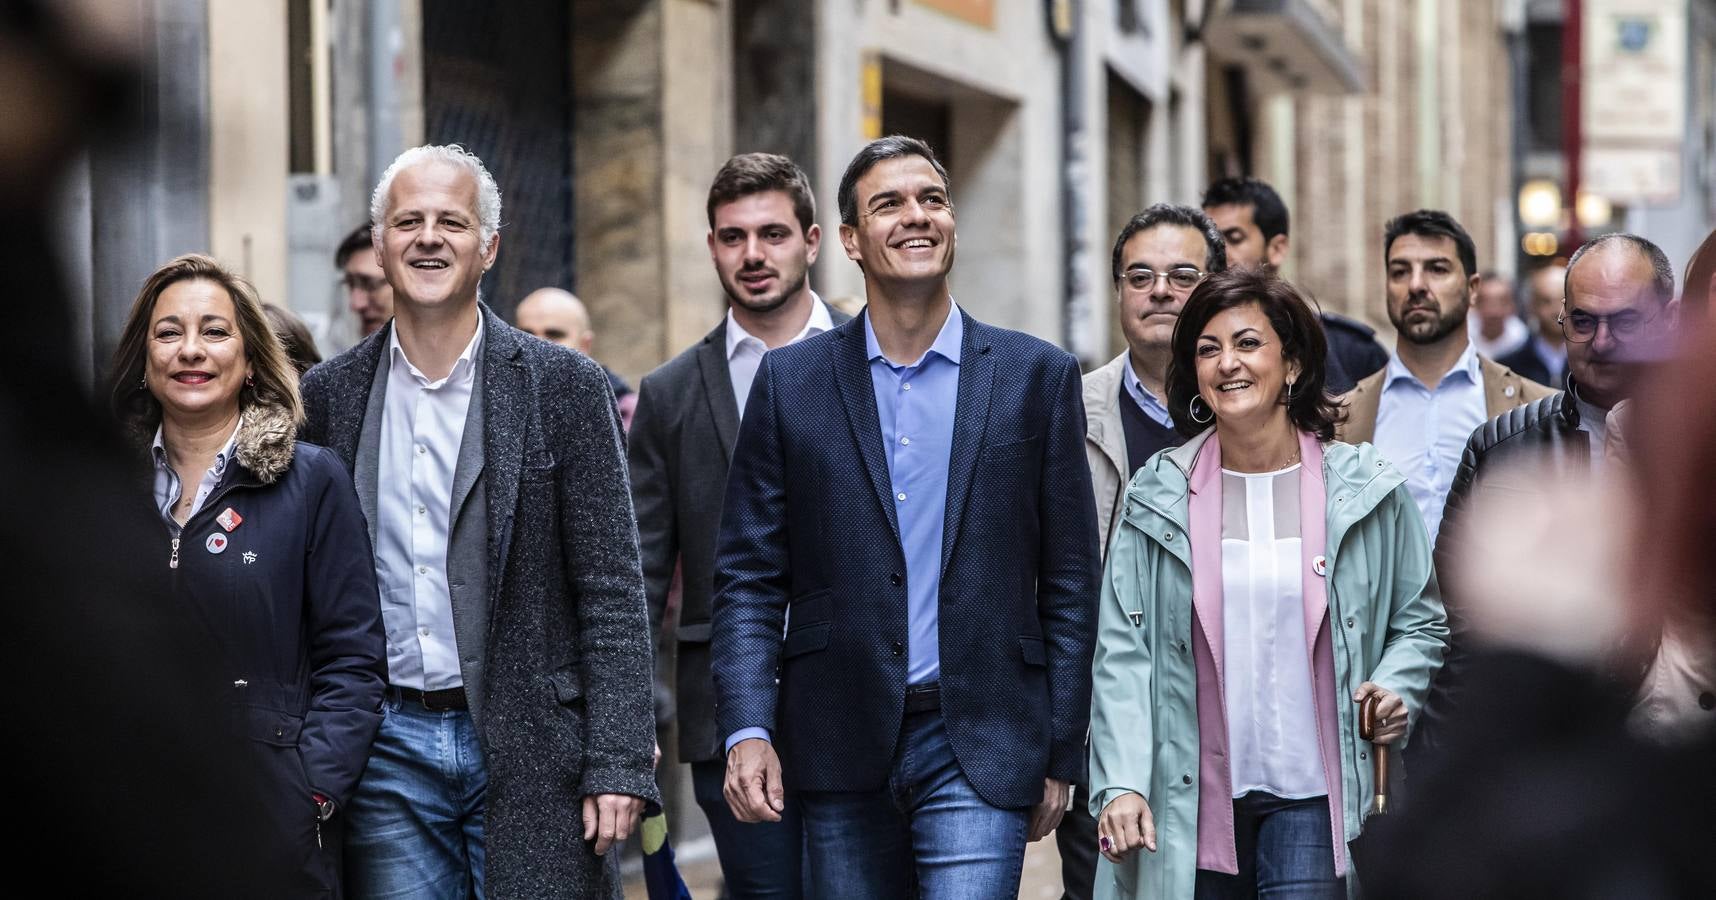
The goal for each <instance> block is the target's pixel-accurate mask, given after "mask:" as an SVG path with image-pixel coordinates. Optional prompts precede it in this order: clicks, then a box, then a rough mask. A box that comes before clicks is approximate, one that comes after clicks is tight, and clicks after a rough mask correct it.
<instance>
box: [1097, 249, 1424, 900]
mask: <svg viewBox="0 0 1716 900" xmlns="http://www.w3.org/2000/svg"><path fill="white" fill-rule="evenodd" d="M1325 353H1326V343H1325V339H1324V337H1323V333H1322V329H1321V327H1320V326H1319V325H1318V324H1317V320H1316V317H1315V315H1314V314H1313V313H1312V312H1311V310H1310V307H1309V305H1308V304H1307V303H1306V302H1305V301H1304V299H1303V298H1302V297H1300V296H1299V294H1298V293H1297V291H1295V290H1294V289H1293V288H1292V286H1291V285H1289V284H1287V283H1286V282H1284V281H1281V280H1280V279H1278V278H1276V277H1274V276H1273V275H1269V274H1265V273H1260V272H1251V271H1239V272H1228V273H1223V274H1219V275H1212V276H1210V277H1209V278H1208V279H1206V280H1205V281H1204V282H1203V283H1202V284H1200V285H1199V286H1198V287H1197V289H1196V290H1195V291H1193V293H1192V295H1191V297H1190V298H1189V299H1188V300H1187V302H1186V306H1185V309H1184V311H1183V312H1182V313H1181V315H1180V322H1179V325H1178V326H1177V327H1176V330H1175V332H1174V338H1173V362H1172V365H1171V367H1170V370H1169V375H1168V399H1169V408H1170V409H1172V410H1173V412H1174V417H1175V423H1176V425H1178V426H1179V427H1180V429H1181V430H1182V432H1184V433H1186V434H1188V435H1195V436H1194V437H1192V438H1191V440H1190V441H1188V442H1187V443H1186V444H1185V445H1183V446H1181V447H1178V448H1176V449H1173V450H1168V451H1164V452H1162V453H1159V454H1157V455H1156V456H1155V457H1153V458H1152V459H1151V460H1150V461H1149V462H1148V463H1146V464H1145V466H1144V468H1142V469H1140V470H1139V471H1138V473H1137V475H1136V476H1135V477H1134V478H1133V480H1132V483H1131V485H1130V487H1129V488H1128V490H1127V495H1126V503H1125V509H1124V512H1123V517H1122V523H1121V525H1120V527H1119V528H1118V529H1117V531H1116V533H1115V535H1114V537H1113V541H1112V543H1111V544H1110V546H1109V550H1108V559H1107V571H1106V572H1105V575H1104V579H1103V588H1102V597H1101V606H1100V613H1099V620H1098V622H1099V624H1098V641H1097V649H1096V658H1095V664H1094V676H1095V677H1094V685H1093V688H1094V690H1093V708H1092V713H1091V738H1090V747H1091V763H1090V778H1091V812H1092V814H1093V815H1096V816H1097V817H1098V828H1097V833H1098V841H1099V844H1100V847H1101V849H1102V853H1103V856H1104V860H1103V861H1102V862H1101V863H1100V864H1099V867H1098V871H1097V879H1096V887H1097V896H1099V897H1102V896H1107V897H1140V898H1141V897H1150V898H1189V897H1194V896H1195V897H1197V898H1200V900H1202V898H1224V897H1249V896H1255V895H1257V894H1258V893H1259V891H1260V890H1261V891H1265V892H1269V893H1270V895H1271V896H1284V897H1338V896H1343V895H1347V894H1348V893H1349V892H1351V891H1354V890H1356V881H1357V879H1356V878H1353V877H1351V872H1350V864H1349V855H1348V852H1347V844H1348V843H1349V842H1351V841H1352V840H1353V839H1354V838H1356V837H1358V834H1359V832H1360V829H1361V828H1362V827H1363V824H1364V817H1365V815H1366V814H1367V813H1368V811H1369V808H1370V802H1369V801H1370V798H1371V796H1372V792H1373V787H1374V785H1373V784H1372V780H1373V776H1372V761H1371V760H1370V758H1369V757H1370V753H1371V745H1370V743H1369V742H1366V741H1361V740H1360V739H1359V737H1358V711H1359V701H1361V700H1362V699H1364V698H1365V697H1367V696H1369V695H1372V694H1374V695H1376V698H1377V708H1376V715H1377V717H1378V723H1377V726H1376V734H1375V737H1376V739H1377V741H1378V742H1379V743H1388V744H1392V745H1393V746H1394V747H1400V746H1402V745H1403V744H1404V743H1405V740H1406V737H1407V735H1408V734H1409V733H1410V729H1411V726H1412V725H1413V723H1414V722H1415V720H1416V717H1417V715H1418V713H1419V711H1420V710H1421V709H1422V706H1423V700H1424V696H1425V694H1426V692H1427V690H1428V688H1429V685H1430V680H1431V677H1432V676H1433V675H1434V674H1435V672H1436V669H1437V668H1438V667H1439V666H1440V665H1441V660H1442V654H1443V650H1444V649H1445V646H1446V643H1445V641H1446V637H1447V633H1448V629H1447V624H1446V621H1445V618H1444V616H1443V611H1442V605H1441V603H1440V602H1439V601H1438V600H1437V598H1436V594H1435V587H1434V580H1433V578H1432V575H1431V561H1430V545H1429V539H1428V537H1427V536H1426V532H1425V529H1424V524H1423V521H1422V520H1421V519H1420V517H1419V513H1418V509H1417V506H1416V505H1415V504H1414V503H1413V501H1412V498H1411V495H1410V494H1409V493H1408V492H1407V489H1406V487H1405V480H1404V478H1403V477H1402V476H1401V475H1400V473H1399V472H1397V471H1396V470H1395V469H1394V468H1393V467H1392V466H1390V465H1389V464H1388V463H1386V462H1385V461H1383V460H1382V459H1381V458H1380V457H1379V456H1378V455H1377V453H1376V450H1375V448H1373V447H1371V446H1370V445H1368V444H1360V445H1358V446H1353V445H1350V444H1342V443H1334V442H1332V440H1331V438H1332V436H1333V433H1334V421H1335V419H1336V417H1337V416H1338V415H1339V413H1338V410H1337V408H1336V406H1335V405H1334V404H1333V403H1332V402H1331V401H1330V400H1329V398H1328V397H1327V396H1326V395H1325V394H1324V392H1323V360H1324V358H1325Z"/></svg>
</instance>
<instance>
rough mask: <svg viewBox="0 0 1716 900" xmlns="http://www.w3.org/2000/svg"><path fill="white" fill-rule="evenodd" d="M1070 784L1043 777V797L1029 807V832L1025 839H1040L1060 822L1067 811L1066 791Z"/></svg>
mask: <svg viewBox="0 0 1716 900" xmlns="http://www.w3.org/2000/svg"><path fill="white" fill-rule="evenodd" d="M1069 789H1070V785H1068V784H1067V783H1066V782H1064V781H1061V780H1059V779H1056V778H1045V779H1043V799H1042V801H1041V802H1039V803H1038V804H1037V805H1036V806H1035V807H1033V808H1032V809H1031V833H1030V834H1029V835H1027V836H1026V838H1025V839H1026V840H1027V841H1040V840H1042V839H1043V838H1046V837H1048V836H1049V832H1051V831H1054V830H1055V827H1056V826H1058V825H1060V824H1061V816H1063V815H1065V814H1066V811H1067V791H1068V790H1069Z"/></svg>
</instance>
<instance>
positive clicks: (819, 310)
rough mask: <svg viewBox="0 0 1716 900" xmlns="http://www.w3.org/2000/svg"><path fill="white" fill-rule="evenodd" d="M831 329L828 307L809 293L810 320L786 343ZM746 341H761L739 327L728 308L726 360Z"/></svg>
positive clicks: (832, 322)
mask: <svg viewBox="0 0 1716 900" xmlns="http://www.w3.org/2000/svg"><path fill="white" fill-rule="evenodd" d="M833 328H834V317H833V316H830V315H829V314H828V307H827V306H826V305H825V304H824V303H823V302H822V297H820V296H818V295H817V293H816V292H815V291H811V292H810V319H809V320H808V321H806V322H805V323H804V327H803V328H801V329H799V332H798V334H795V335H793V337H792V340H790V341H787V343H789V344H796V343H798V342H799V341H802V340H804V339H805V338H807V337H810V336H811V335H813V334H821V333H823V332H824V331H830V330H832V329H833ZM746 341H756V342H757V343H759V344H761V343H762V342H763V339H762V338H759V337H757V336H756V335H754V334H752V333H750V332H749V331H746V330H745V326H743V325H740V324H739V320H738V319H736V318H734V317H733V310H732V308H730V307H729V308H728V310H727V359H728V360H729V361H730V360H732V358H733V354H734V353H737V352H738V350H739V346H740V345H741V344H743V343H745V342H746ZM764 349H765V350H766V349H767V347H766V346H765V348H764Z"/></svg>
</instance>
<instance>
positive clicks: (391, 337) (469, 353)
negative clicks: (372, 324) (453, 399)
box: [387, 313, 483, 388]
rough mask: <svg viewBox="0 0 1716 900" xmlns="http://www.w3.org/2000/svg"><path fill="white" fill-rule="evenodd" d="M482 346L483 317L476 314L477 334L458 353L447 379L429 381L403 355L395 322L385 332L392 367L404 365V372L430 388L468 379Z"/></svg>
mask: <svg viewBox="0 0 1716 900" xmlns="http://www.w3.org/2000/svg"><path fill="white" fill-rule="evenodd" d="M482 345H483V317H482V314H481V313H478V314H477V333H476V334H473V335H471V342H470V343H468V344H466V345H465V349H464V352H462V353H460V354H459V358H458V359H456V360H454V361H453V371H451V372H448V373H447V377H446V378H443V379H441V380H440V381H430V380H429V376H427V375H424V374H423V373H422V372H421V371H419V370H418V368H417V366H415V365H413V364H412V362H411V358H410V357H408V356H406V355H405V348H404V347H401V346H400V345H399V323H398V322H395V323H394V324H393V327H391V328H389V329H388V332H387V352H388V354H389V356H390V357H391V358H392V359H393V362H394V365H398V364H400V363H404V364H405V368H406V371H408V372H410V373H411V375H412V376H413V377H415V378H417V379H419V380H421V381H422V382H423V383H424V384H426V385H428V386H429V387H432V388H433V387H440V386H441V385H443V384H445V383H447V382H449V381H454V380H463V379H466V378H469V377H470V376H471V373H472V372H473V371H474V370H475V369H476V365H477V351H478V350H480V349H481V348H482Z"/></svg>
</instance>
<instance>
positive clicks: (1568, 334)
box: [1555, 309, 1656, 344]
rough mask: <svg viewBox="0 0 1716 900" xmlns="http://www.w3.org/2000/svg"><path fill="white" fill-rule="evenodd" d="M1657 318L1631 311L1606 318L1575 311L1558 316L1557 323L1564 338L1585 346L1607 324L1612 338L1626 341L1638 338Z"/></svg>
mask: <svg viewBox="0 0 1716 900" xmlns="http://www.w3.org/2000/svg"><path fill="white" fill-rule="evenodd" d="M1655 318H1656V317H1655V316H1647V315H1645V314H1643V313H1640V312H1635V311H1633V310H1630V309H1625V310H1622V311H1620V312H1618V313H1610V314H1609V315H1606V316H1593V315H1591V314H1590V313H1585V312H1579V311H1578V310H1575V311H1573V312H1570V313H1568V312H1564V313H1562V314H1560V315H1558V316H1556V317H1555V321H1556V323H1557V324H1559V325H1560V326H1561V335H1562V337H1565V338H1567V340H1569V341H1572V342H1573V343H1575V344H1584V343H1588V342H1590V341H1592V340H1594V339H1595V338H1596V337H1597V329H1598V328H1600V327H1601V326H1602V325H1603V323H1605V322H1607V323H1608V325H1609V336H1610V337H1613V338H1614V339H1615V340H1617V341H1626V340H1631V339H1633V338H1635V337H1638V335H1639V333H1640V332H1642V331H1644V327H1645V326H1646V325H1649V324H1650V323H1651V321H1652V320H1653V319H1655Z"/></svg>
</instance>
